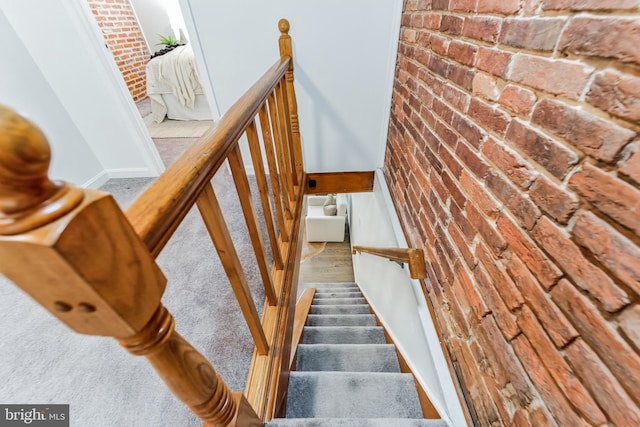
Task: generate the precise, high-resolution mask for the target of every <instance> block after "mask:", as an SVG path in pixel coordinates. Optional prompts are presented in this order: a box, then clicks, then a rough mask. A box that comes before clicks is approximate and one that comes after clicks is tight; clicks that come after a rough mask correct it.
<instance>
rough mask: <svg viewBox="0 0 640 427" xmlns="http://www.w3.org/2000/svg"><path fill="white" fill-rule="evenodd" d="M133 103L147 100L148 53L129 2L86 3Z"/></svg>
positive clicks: (98, 0) (102, 1)
mask: <svg viewBox="0 0 640 427" xmlns="http://www.w3.org/2000/svg"><path fill="white" fill-rule="evenodd" d="M88 3H89V7H90V8H91V12H92V13H93V15H94V17H95V19H96V21H97V22H98V25H99V26H100V29H101V30H102V34H103V35H104V38H105V41H106V42H107V45H108V46H109V49H110V50H111V53H113V57H114V59H115V60H116V63H117V64H118V68H119V69H120V73H121V74H122V77H123V78H124V81H125V83H126V85H127V88H128V89H129V92H130V93H131V96H132V97H133V100H134V101H135V102H138V101H141V100H143V99H145V98H146V97H147V87H146V85H147V82H146V66H147V62H148V61H149V56H150V54H149V50H148V49H147V44H146V43H145V40H144V36H143V35H142V30H141V29H140V25H139V24H138V20H137V18H136V15H135V13H134V11H133V7H132V6H131V3H130V2H129V0H88Z"/></svg>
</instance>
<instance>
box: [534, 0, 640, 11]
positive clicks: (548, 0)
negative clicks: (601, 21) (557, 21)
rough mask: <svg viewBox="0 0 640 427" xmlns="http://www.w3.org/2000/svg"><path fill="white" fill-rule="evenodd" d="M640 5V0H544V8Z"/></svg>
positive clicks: (604, 7)
mask: <svg viewBox="0 0 640 427" xmlns="http://www.w3.org/2000/svg"><path fill="white" fill-rule="evenodd" d="M636 7H640V1H638V0H544V1H543V2H542V9H543V10H561V9H569V10H607V9H635V8H636Z"/></svg>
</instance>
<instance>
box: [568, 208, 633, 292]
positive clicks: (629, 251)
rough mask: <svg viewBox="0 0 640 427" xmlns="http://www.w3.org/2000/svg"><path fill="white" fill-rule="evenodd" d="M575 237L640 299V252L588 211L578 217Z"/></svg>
mask: <svg viewBox="0 0 640 427" xmlns="http://www.w3.org/2000/svg"><path fill="white" fill-rule="evenodd" d="M576 218H577V220H576V222H575V223H574V226H573V230H572V234H573V237H574V239H575V240H576V243H578V244H579V245H580V246H582V247H584V248H587V249H588V250H589V251H590V252H591V253H592V254H593V255H594V257H595V258H596V259H597V260H598V261H599V262H600V263H601V264H602V265H604V266H605V267H606V268H607V269H608V270H609V271H610V272H612V273H613V274H614V275H615V276H616V277H617V278H618V279H620V280H621V281H622V282H624V283H625V284H626V285H627V286H629V287H630V288H631V289H632V290H633V291H634V292H635V293H636V294H638V295H640V248H639V247H638V245H636V244H634V243H633V242H631V241H629V240H628V239H627V238H626V237H624V236H623V235H622V234H620V233H619V232H618V231H616V229H615V228H613V227H611V226H610V225H609V224H607V223H606V222H605V221H603V220H602V219H600V218H598V217H597V216H595V215H594V214H593V213H591V212H589V211H584V210H583V211H580V212H578V214H576Z"/></svg>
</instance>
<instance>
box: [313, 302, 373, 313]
mask: <svg viewBox="0 0 640 427" xmlns="http://www.w3.org/2000/svg"><path fill="white" fill-rule="evenodd" d="M309 314H371V309H370V308H369V305H368V304H354V305H351V304H343V305H314V304H312V305H311V308H310V309H309Z"/></svg>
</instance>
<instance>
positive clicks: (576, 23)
mask: <svg viewBox="0 0 640 427" xmlns="http://www.w3.org/2000/svg"><path fill="white" fill-rule="evenodd" d="M639 6H640V2H639V1H638V0H599V1H592V0H433V1H429V0H407V1H406V2H405V8H404V12H403V16H402V27H401V34H400V41H399V55H398V62H397V70H396V77H395V83H394V94H393V104H392V114H391V120H390V123H389V138H388V144H387V155H386V161H385V176H386V178H387V180H388V183H389V186H390V188H391V190H392V193H393V195H394V198H395V200H396V203H397V205H398V209H399V211H400V214H401V217H402V220H403V222H404V223H405V225H406V227H407V229H408V231H409V234H410V236H411V237H410V238H411V240H412V243H413V244H414V245H416V246H420V247H423V248H424V249H425V252H426V254H427V261H428V263H429V283H428V285H427V288H428V289H427V290H428V293H429V297H430V299H431V300H432V302H433V304H434V306H435V308H436V314H437V319H438V321H439V324H440V327H441V329H442V333H443V335H444V338H445V341H446V345H447V347H448V349H449V351H450V353H451V355H452V357H453V359H454V364H455V366H456V370H457V373H458V376H459V377H460V379H461V383H462V385H463V389H464V392H465V395H466V396H465V397H466V399H467V401H468V403H469V406H470V408H471V411H472V416H473V417H474V418H475V420H476V422H477V424H478V425H480V426H488V425H503V424H504V425H508V426H513V425H515V426H529V425H531V426H546V425H559V426H568V427H573V426H581V425H583V423H584V424H586V425H602V424H605V423H609V424H610V425H617V426H625V427H626V426H637V425H640V409H639V407H638V405H639V404H640V357H639V350H640V305H639V304H638V302H639V295H640V245H639V244H640V141H638V140H637V139H636V136H637V133H636V132H637V131H638V130H639V129H640V122H639V120H640V14H639V9H638V7H639Z"/></svg>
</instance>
